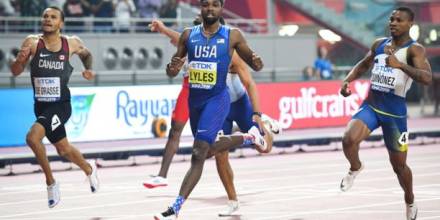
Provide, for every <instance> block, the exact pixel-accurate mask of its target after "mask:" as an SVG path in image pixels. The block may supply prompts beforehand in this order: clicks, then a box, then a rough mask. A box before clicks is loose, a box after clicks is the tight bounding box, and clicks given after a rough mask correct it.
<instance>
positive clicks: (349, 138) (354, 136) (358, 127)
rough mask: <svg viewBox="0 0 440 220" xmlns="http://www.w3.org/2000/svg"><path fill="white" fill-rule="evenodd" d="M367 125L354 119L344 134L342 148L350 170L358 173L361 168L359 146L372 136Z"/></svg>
mask: <svg viewBox="0 0 440 220" xmlns="http://www.w3.org/2000/svg"><path fill="white" fill-rule="evenodd" d="M370 133H371V131H370V129H369V128H368V127H367V125H366V124H365V123H364V122H363V121H361V120H358V119H352V120H351V121H350V122H349V123H348V125H347V128H346V130H345V132H344V136H343V138H342V146H343V151H344V155H345V158H347V160H348V162H350V170H352V171H356V170H359V169H360V168H361V161H360V159H359V144H360V143H361V141H363V140H364V139H366V138H367V137H368V136H369V135H370Z"/></svg>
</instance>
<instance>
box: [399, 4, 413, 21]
mask: <svg viewBox="0 0 440 220" xmlns="http://www.w3.org/2000/svg"><path fill="white" fill-rule="evenodd" d="M394 10H395V11H403V12H405V13H406V14H407V15H408V16H409V20H410V21H414V12H413V10H411V8H408V7H405V6H401V7H398V8H396V9H394Z"/></svg>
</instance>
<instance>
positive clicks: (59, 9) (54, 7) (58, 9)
mask: <svg viewBox="0 0 440 220" xmlns="http://www.w3.org/2000/svg"><path fill="white" fill-rule="evenodd" d="M47 8H50V9H54V10H57V11H59V12H60V15H61V20H62V21H63V22H64V12H63V10H61V8H58V7H57V6H50V7H47ZM47 8H46V9H47Z"/></svg>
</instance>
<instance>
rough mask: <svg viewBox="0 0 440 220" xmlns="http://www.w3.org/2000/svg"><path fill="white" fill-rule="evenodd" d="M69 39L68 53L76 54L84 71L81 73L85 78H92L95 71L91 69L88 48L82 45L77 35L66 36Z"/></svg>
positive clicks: (90, 54)
mask: <svg viewBox="0 0 440 220" xmlns="http://www.w3.org/2000/svg"><path fill="white" fill-rule="evenodd" d="M67 39H68V41H69V47H70V53H71V54H77V55H78V56H79V59H80V60H81V62H82V63H83V66H84V71H83V72H82V75H83V77H84V78H85V79H87V80H92V79H94V78H95V73H94V72H93V70H92V64H93V57H92V53H90V51H89V49H87V47H86V46H84V43H83V42H82V40H81V39H80V38H79V37H77V36H72V37H68V38H67Z"/></svg>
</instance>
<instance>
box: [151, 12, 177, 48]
mask: <svg viewBox="0 0 440 220" xmlns="http://www.w3.org/2000/svg"><path fill="white" fill-rule="evenodd" d="M148 27H149V28H150V30H151V31H156V32H159V33H161V34H164V35H165V36H167V37H168V38H169V39H170V43H171V44H173V45H174V46H177V43H178V42H179V37H180V33H179V32H177V31H175V30H173V29H171V28H169V27H167V26H165V25H164V24H163V22H162V21H161V20H157V19H155V20H153V21H152V22H151V24H149V25H148Z"/></svg>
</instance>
